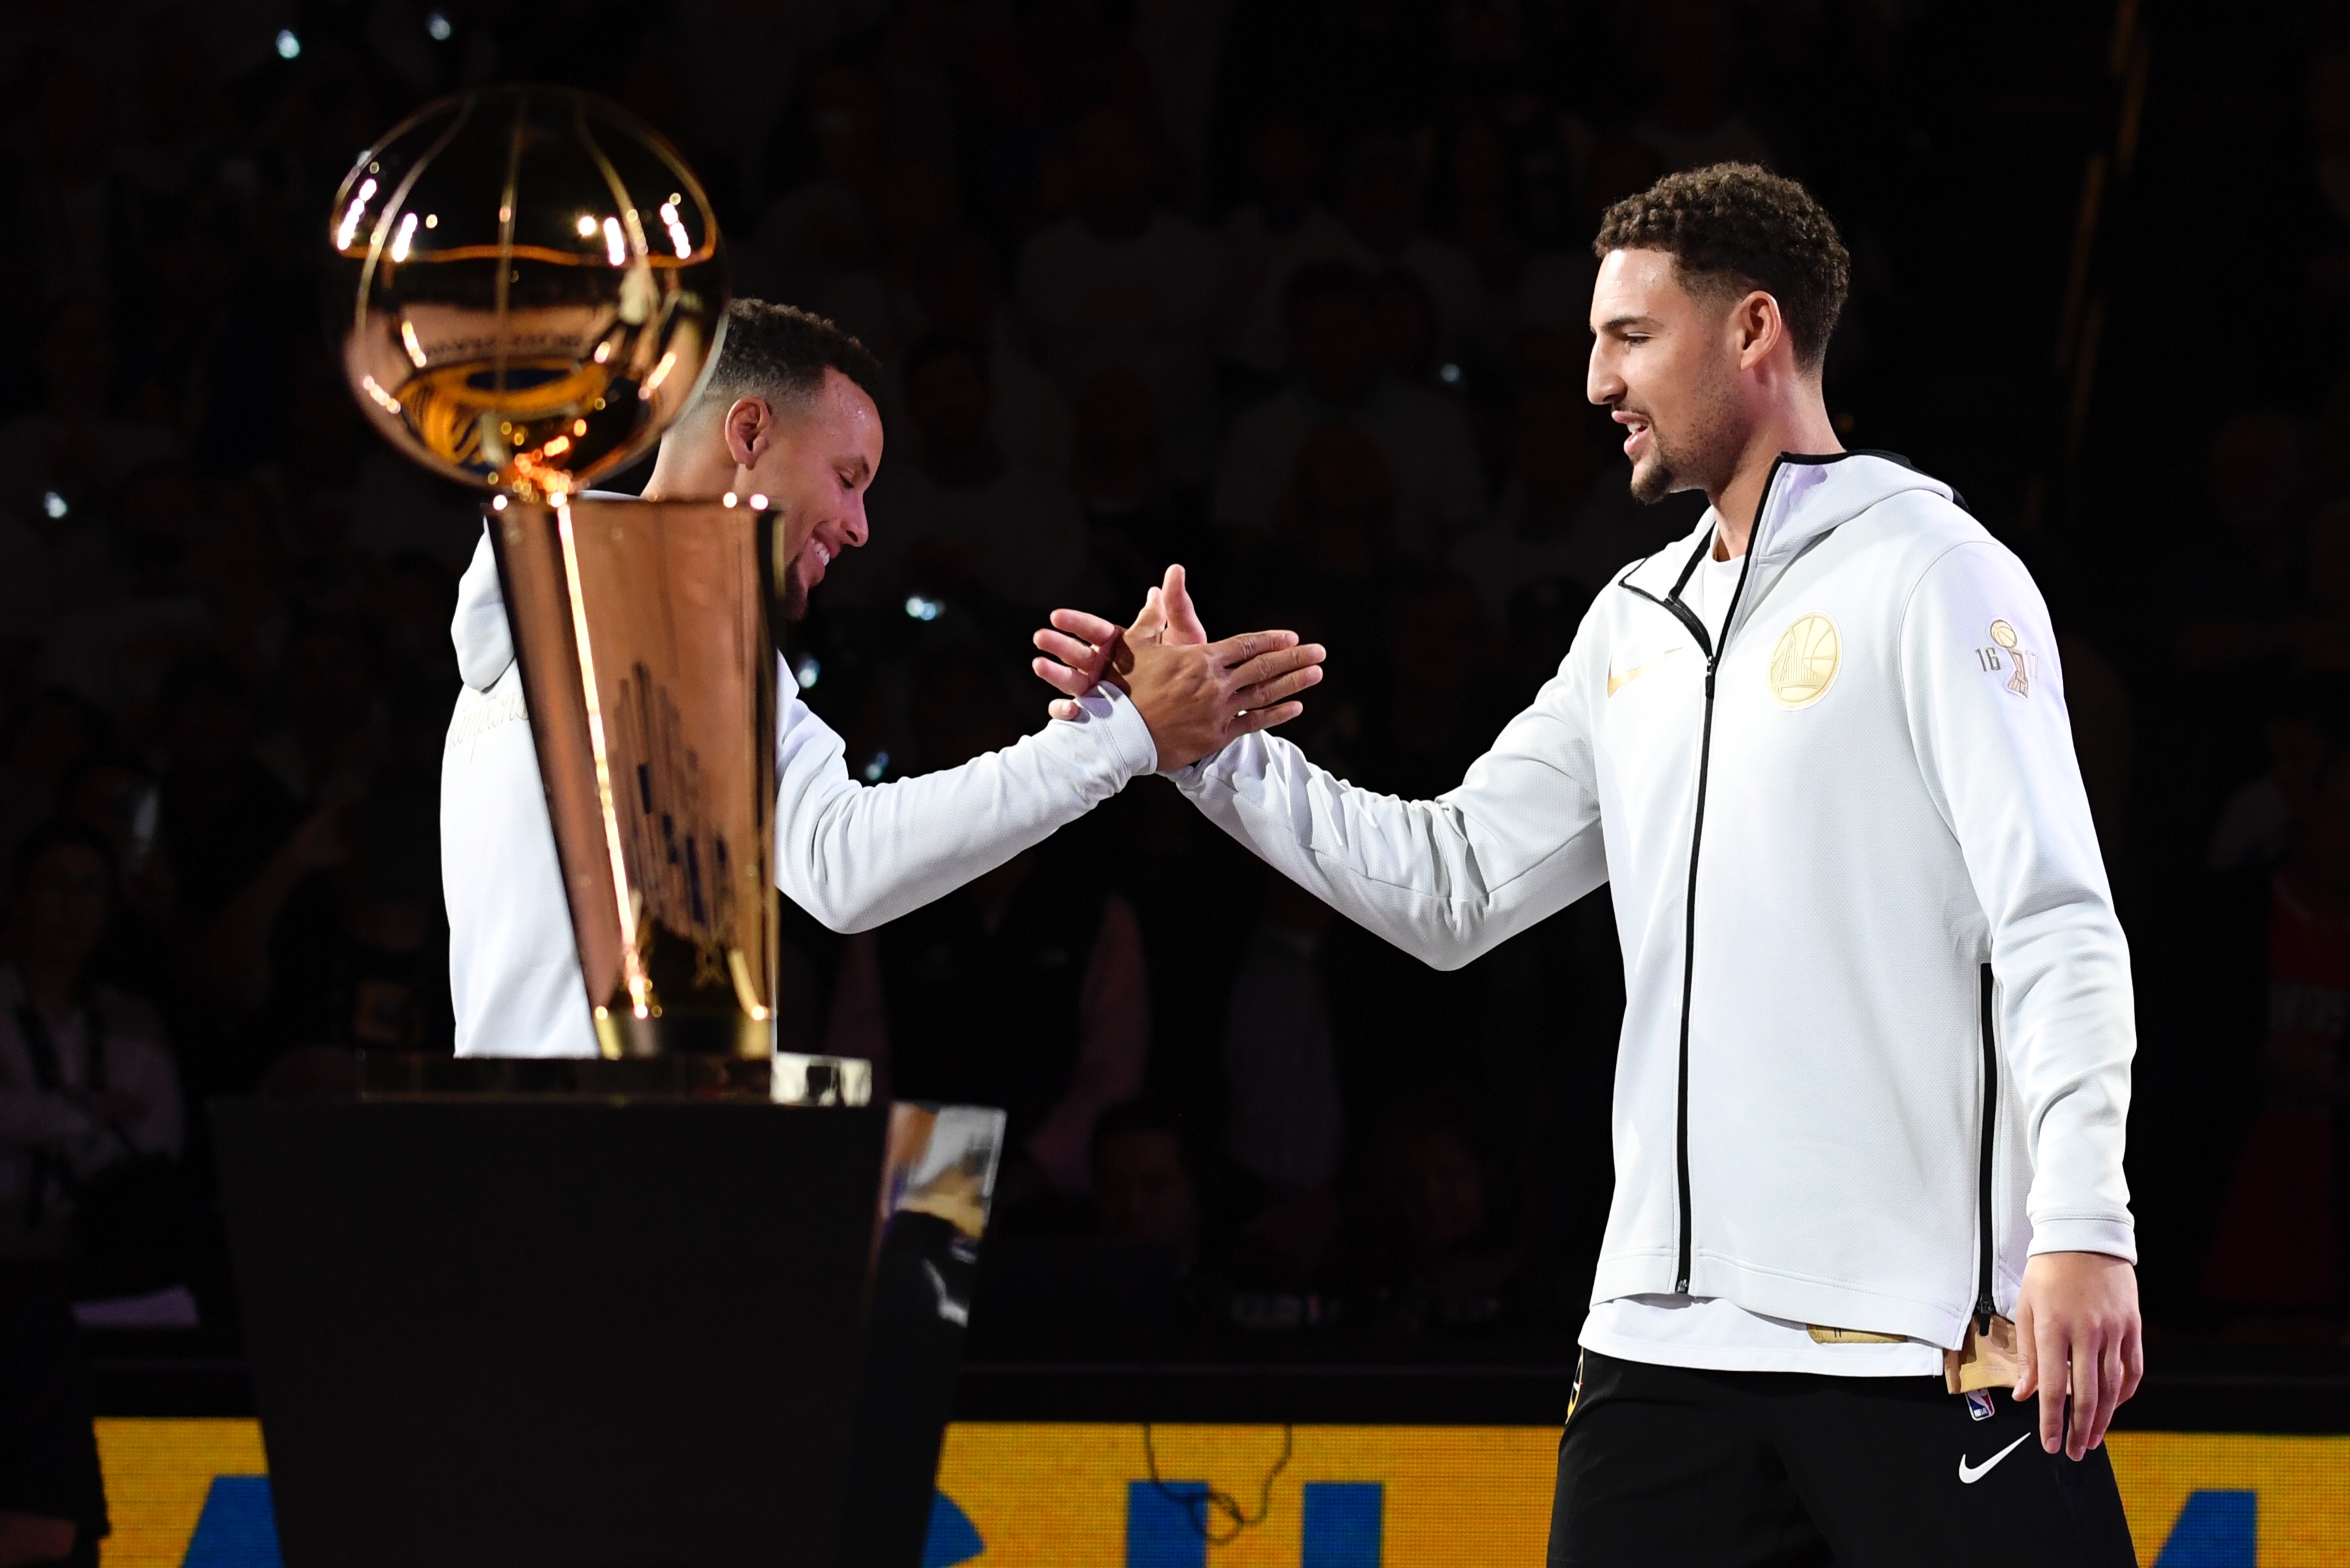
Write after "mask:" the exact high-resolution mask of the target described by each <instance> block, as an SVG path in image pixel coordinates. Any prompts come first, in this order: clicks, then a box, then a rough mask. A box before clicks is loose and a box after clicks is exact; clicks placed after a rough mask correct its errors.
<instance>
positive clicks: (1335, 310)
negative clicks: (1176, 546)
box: [1211, 262, 1484, 555]
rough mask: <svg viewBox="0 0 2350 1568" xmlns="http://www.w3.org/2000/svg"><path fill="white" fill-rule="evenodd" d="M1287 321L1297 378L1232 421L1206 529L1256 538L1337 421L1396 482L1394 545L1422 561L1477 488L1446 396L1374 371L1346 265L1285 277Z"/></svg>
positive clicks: (1374, 348) (1459, 422) (1468, 510)
mask: <svg viewBox="0 0 2350 1568" xmlns="http://www.w3.org/2000/svg"><path fill="white" fill-rule="evenodd" d="M1287 317H1288V321H1289V329H1290V335H1291V340H1292V342H1293V344H1294V346H1295V358H1296V366H1297V369H1296V375H1295V379H1293V381H1292V382H1291V384H1290V385H1289V386H1288V387H1286V388H1284V389H1282V390H1281V391H1278V392H1276V393H1274V395H1273V396H1272V397H1270V398H1268V399H1266V400H1264V401H1263V402H1261V403H1259V404H1257V405H1256V407H1254V408H1253V409H1251V410H1248V412H1246V413H1244V414H1243V415H1241V417H1240V418H1239V419H1238V420H1236V421H1233V423H1232V433H1231V434H1230V436H1229V437H1227V438H1226V441H1225V445H1224V456H1223V462H1222V468H1221V470H1220V472H1218V474H1217V476H1216V488H1215V493H1214V497H1213V500H1212V503H1211V514H1212V515H1213V517H1214V520H1215V521H1216V523H1217V524H1219V525H1221V526H1222V527H1226V528H1230V529H1233V530H1235V531H1238V532H1241V533H1243V534H1256V535H1263V533H1264V531H1266V530H1267V529H1269V528H1270V527H1271V526H1272V524H1273V523H1274V517H1275V514H1276V511H1277V507H1278V504H1279V501H1280V498H1281V496H1282V493H1283V491H1284V488H1285V486H1286V485H1287V483H1289V480H1290V475H1291V473H1292V472H1293V470H1294V469H1295V465H1296V463H1297V461H1298V454H1299V452H1300V449H1301V448H1303V447H1304V446H1305V442H1306V440H1307V438H1308V437H1310V436H1311V435H1312V434H1313V433H1314V432H1315V431H1316V430H1319V429H1320V428H1322V427H1323V426H1325V425H1327V424H1330V423H1333V422H1335V421H1346V422H1347V423H1350V424H1352V425H1354V426H1355V427H1356V428H1357V429H1358V430H1360V431H1362V432H1363V433H1364V434H1365V435H1366V436H1367V437H1368V438H1369V440H1370V442H1371V444H1372V445H1373V446H1374V447H1375V448H1376V449H1377V450H1378V453H1379V455H1380V457H1381V458H1382V459H1383V460H1384V462H1385V464H1386V466H1387V469H1388V472H1390V473H1392V474H1393V475H1394V476H1395V477H1396V479H1397V480H1398V481H1399V483H1400V486H1401V494H1400V506H1399V514H1398V516H1397V518H1396V523H1397V535H1398V536H1397V538H1396V540H1395V541H1394V543H1395V545H1396V546H1397V547H1398V548H1399V549H1401V550H1402V551H1403V552H1405V553H1407V554H1411V555H1421V554H1425V553H1429V552H1431V551H1434V550H1437V549H1440V548H1441V547H1442V546H1443V545H1446V544H1447V543H1448V542H1449V541H1450V540H1451V538H1452V537H1453V536H1455V535H1460V534H1462V533H1465V532H1467V531H1468V530H1469V529H1470V528H1471V527H1473V526H1475V525H1476V524H1477V523H1478V522H1479V521H1481V520H1482V515H1483V511H1484V484H1483V481H1482V475H1481V473H1480V472H1479V467H1478V462H1477V449H1476V444H1475V442H1474V441H1472V440H1471V436H1470V431H1469V424H1468V421H1467V420H1466V419H1465V418H1464V417H1463V416H1462V414H1461V410H1460V407H1459V405H1458V404H1456V403H1455V402H1453V401H1452V400H1451V399H1449V398H1447V397H1445V396H1444V395H1443V394H1441V393H1439V392H1433V391H1430V390H1427V389H1424V388H1419V387H1414V386H1411V385H1409V383H1407V382H1405V381H1404V380H1403V379H1400V378H1399V377H1398V376H1396V375H1395V374H1394V373H1393V372H1391V371H1389V370H1388V369H1386V368H1385V367H1383V366H1382V365H1381V364H1380V363H1379V361H1378V337H1377V335H1376V334H1375V333H1374V332H1373V330H1372V322H1371V284H1370V280H1369V278H1368V277H1367V276H1366V275H1364V274H1363V273H1362V272H1361V271H1359V270H1358V269H1357V268H1355V267H1353V266H1350V265H1347V264H1346V263H1344V262H1326V263H1321V264H1317V265H1313V266H1309V267H1305V268H1302V269H1300V270H1299V271H1298V273H1297V274H1296V275H1295V276H1294V277H1292V278H1291V279H1290V284H1289V296H1288V306H1287Z"/></svg>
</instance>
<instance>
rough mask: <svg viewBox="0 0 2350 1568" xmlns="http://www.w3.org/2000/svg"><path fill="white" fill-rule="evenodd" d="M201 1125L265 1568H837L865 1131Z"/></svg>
mask: <svg viewBox="0 0 2350 1568" xmlns="http://www.w3.org/2000/svg"><path fill="white" fill-rule="evenodd" d="M214 1116H215V1126H216V1127H217V1129H218V1137H219V1145H220V1160H221V1172H222V1182H223V1189H224V1199H225V1200H226V1204H227V1208H228V1213H229V1218H230V1227H231V1235H232V1242H233V1246H234V1252H235V1259H236V1268H237V1277H238V1285H239V1293H240V1295H241V1297H242V1300H243V1306H244V1323H245V1330H246V1338H247V1344H248V1352H249V1355H250V1359H251V1363H252V1367H253V1376H254V1393H255V1404H256V1406H257V1407H258V1409H259V1411H260V1414H261V1417H262V1422H263V1429H264V1435H265V1440H266V1443H267V1446H268V1451H269V1466H270V1473H271V1477H272V1481H273V1491H274V1494H275V1502H276V1513H277V1521H278V1532H279V1538H280V1542H281V1544H282V1546H283V1549H284V1552H285V1560H286V1564H287V1568H416V1565H420V1564H424V1563H432V1564H435V1565H438V1568H476V1565H478V1568H541V1565H544V1568H653V1565H666V1564H678V1565H684V1564H693V1565H695V1568H729V1565H732V1564H736V1563H742V1564H746V1565H747V1564H753V1563H756V1564H759V1565H760V1568H774V1565H775V1564H779V1563H789V1564H808V1565H810V1568H830V1565H831V1564H832V1563H835V1562H836V1561H837V1556H838V1547H839V1541H840V1536H841V1531H842V1520H843V1513H844V1508H845V1506H846V1503H845V1500H846V1499H847V1497H848V1496H849V1495H850V1493H851V1491H852V1490H854V1489H853V1488H852V1486H851V1476H850V1461H851V1454H852V1451H853V1450H854V1449H855V1448H856V1447H857V1446H858V1445H857V1441H856V1438H857V1428H858V1421H857V1407H858V1387H859V1385H860V1381H861V1380H862V1379H863V1377H864V1376H865V1367H864V1355H863V1351H864V1327H863V1324H864V1318H865V1308H866V1301H867V1294H868V1281H869V1279H870V1273H869V1270H870V1267H871V1264H872V1262H873V1258H874V1252H875V1220H876V1216H877V1213H878V1212H879V1204H878V1201H877V1199H879V1195H880V1190H881V1177H882V1169H883V1162H884V1137H885V1127H886V1124H887V1119H888V1118H887V1112H886V1110H885V1109H884V1107H881V1106H870V1107H863V1108H854V1109H852V1108H847V1107H827V1108H823V1109H810V1108H803V1107H795V1106H769V1105H760V1104H756V1103H742V1102H726V1101H713V1102H708V1103H694V1102H688V1101H658V1100H646V1101H627V1100H600V1101H599V1100H594V1099H585V1098H576V1099H575V1098H552V1099H543V1100H534V1099H529V1098H521V1097H513V1098H488V1099H464V1098H432V1099H415V1100H351V1101H307V1102H296V1101H287V1102H269V1101H243V1102H224V1103H221V1104H219V1105H217V1106H215V1108H214ZM946 1376H947V1378H948V1381H949V1386H950V1387H951V1376H952V1371H951V1355H950V1358H949V1361H948V1366H947V1371H946ZM942 1408H943V1405H942V1404H941V1409H942ZM867 1440H868V1443H869V1442H870V1441H871V1438H870V1436H869V1434H868V1438H867ZM935 1451H936V1449H935V1439H934V1438H933V1440H932V1446H931V1453H932V1454H933V1456H934V1455H935ZM893 1490H895V1491H898V1492H904V1491H906V1490H908V1489H907V1488H906V1487H905V1486H904V1484H903V1483H902V1479H901V1480H900V1481H899V1484H898V1485H896V1486H895V1488H894V1489H893ZM922 1501H924V1502H927V1495H926V1489H925V1495H924V1497H923V1500H922Z"/></svg>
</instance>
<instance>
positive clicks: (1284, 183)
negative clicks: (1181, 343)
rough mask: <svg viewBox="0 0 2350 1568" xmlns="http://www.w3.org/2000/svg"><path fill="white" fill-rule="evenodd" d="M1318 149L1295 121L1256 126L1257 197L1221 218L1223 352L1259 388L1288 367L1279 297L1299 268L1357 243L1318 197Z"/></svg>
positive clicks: (1340, 255) (1352, 254)
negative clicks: (1224, 280) (1224, 303)
mask: <svg viewBox="0 0 2350 1568" xmlns="http://www.w3.org/2000/svg"><path fill="white" fill-rule="evenodd" d="M1320 172H1321V152H1320V150H1319V149H1317V148H1316V147H1315V144H1314V139H1313V138H1312V136H1310V135H1308V134H1307V132H1306V131H1305V129H1304V128H1303V127H1301V126H1297V125H1295V124H1292V123H1290V122H1288V121H1286V120H1274V121H1273V122H1271V123H1269V124H1267V125H1265V126H1264V127H1263V128H1262V129H1261V130H1258V132H1257V134H1256V146H1255V150H1254V158H1253V173H1254V176H1255V188H1256V200H1255V201H1253V202H1247V203H1244V204H1243V205H1241V206H1239V207H1235V208H1234V209H1233V210H1232V213H1231V215H1230V216H1228V217H1227V218H1225V220H1224V231H1223V245H1224V267H1225V273H1226V276H1227V279H1228V282H1227V283H1226V285H1225V289H1226V300H1227V310H1228V316H1227V327H1226V330H1225V334H1224V352H1225V355H1226V356H1227V357H1228V358H1230V359H1231V360H1232V363H1233V364H1234V365H1236V366H1238V367H1239V368H1240V369H1242V370H1243V371H1245V372H1246V373H1247V374H1248V375H1249V377H1250V378H1251V379H1253V381H1254V382H1255V384H1256V387H1257V389H1259V390H1263V389H1270V388H1271V387H1272V385H1273V384H1274V382H1275V381H1276V380H1277V379H1279V378H1280V377H1281V375H1282V373H1283V372H1284V371H1285V370H1287V369H1289V329H1288V324H1287V322H1286V321H1285V320H1284V317H1283V309H1284V306H1283V302H1284V299H1285V298H1286V296H1287V291H1288V288H1289V280H1290V279H1291V278H1292V277H1293V276H1295V275H1296V273H1297V270H1298V268H1300V267H1304V266H1311V265H1314V264H1315V263H1316V262H1331V261H1353V260H1355V259H1356V258H1357V256H1358V255H1359V254H1361V247H1360V246H1359V245H1358V244H1357V243H1356V241H1355V239H1354V236H1353V235H1352V234H1348V233H1347V227H1346V225H1345V224H1343V223H1339V222H1338V220H1337V219H1336V218H1335V217H1333V216H1332V215H1331V214H1330V213H1329V211H1328V209H1326V207H1324V206H1323V205H1322V204H1321V202H1320V201H1319V200H1318V199H1317V193H1316V192H1315V180H1316V178H1317V177H1318V176H1319V174H1320Z"/></svg>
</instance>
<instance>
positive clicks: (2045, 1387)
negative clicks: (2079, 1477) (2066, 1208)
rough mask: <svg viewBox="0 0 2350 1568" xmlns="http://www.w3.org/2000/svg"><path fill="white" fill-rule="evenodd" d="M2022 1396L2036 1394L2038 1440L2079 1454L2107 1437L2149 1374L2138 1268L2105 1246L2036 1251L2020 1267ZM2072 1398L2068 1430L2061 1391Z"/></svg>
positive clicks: (2017, 1390) (2017, 1392) (2018, 1344)
mask: <svg viewBox="0 0 2350 1568" xmlns="http://www.w3.org/2000/svg"><path fill="white" fill-rule="evenodd" d="M2015 1348H2016V1356H2017V1359H2018V1360H2020V1361H2021V1362H2022V1364H2023V1372H2022V1376H2019V1377H2018V1378H2017V1379H2016V1380H2015V1397H2016V1398H2017V1399H2018V1400H2019V1401H2021V1400H2024V1399H2028V1398H2030V1397H2032V1396H2033V1394H2034V1393H2037V1394H2038V1395H2039V1396H2040V1446H2041V1447H2042V1448H2043V1449H2047V1450H2048V1451H2049V1452H2050V1453H2052V1454H2053V1453H2054V1452H2056V1451H2057V1449H2059V1448H2060V1447H2061V1448H2062V1449H2064V1453H2065V1454H2066V1456H2067V1457H2069V1458H2071V1459H2079V1458H2081V1456H2082V1455H2084V1454H2085V1453H2087V1452H2088V1451H2089V1450H2090V1449H2094V1448H2095V1447H2096V1446H2097V1445H2098V1444H2099V1443H2102V1442H2104V1441H2105V1440H2106V1428H2107V1427H2110V1426H2111V1425H2113V1420H2114V1411H2115V1410H2116V1408H2117V1407H2120V1405H2121V1404H2122V1402H2123V1401H2124V1400H2126V1399H2127V1398H2128V1397H2130V1396H2131V1395H2133V1394H2135V1393H2137V1385H2138V1380H2139V1379H2140V1378H2141V1377H2143V1376H2146V1331H2145V1325H2144V1324H2142V1323H2141V1322H2140V1321H2139V1319H2138V1312H2137V1270H2136V1269H2134V1268H2132V1267H2131V1266H2130V1265H2129V1264H2128V1263H2127V1262H2124V1261H2123V1260H2122V1259H2120V1258H2113V1257H2108V1256H2106V1254H2105V1253H2103V1252H2041V1253H2038V1254H2036V1255H2034V1256H2033V1259H2032V1261H2031V1262H2027V1263H2026V1264H2024V1266H2023V1290H2022V1295H2021V1296H2020V1297H2019V1298H2018V1300H2017V1303H2016V1308H2015ZM2068 1387H2069V1390H2070V1392H2071V1394H2072V1398H2073V1419H2072V1423H2071V1428H2070V1429H2069V1430H2067V1428H2066V1424H2065V1420H2064V1397H2065V1394H2066V1392H2067V1390H2068Z"/></svg>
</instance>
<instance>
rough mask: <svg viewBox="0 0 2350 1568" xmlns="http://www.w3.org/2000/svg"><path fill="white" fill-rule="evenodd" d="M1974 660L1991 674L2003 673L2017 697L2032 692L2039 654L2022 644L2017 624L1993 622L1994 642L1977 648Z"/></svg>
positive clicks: (2028, 695) (2002, 621)
mask: <svg viewBox="0 0 2350 1568" xmlns="http://www.w3.org/2000/svg"><path fill="white" fill-rule="evenodd" d="M1974 655H1975V662H1976V663H1977V664H1979V665H1981V667H1982V669H1983V670H1984V671H1985V672H1986V673H1988V674H2004V675H2006V677H2007V689H2008V690H2009V691H2012V692H2013V693H2015V695H2017V696H2018V697H2023V698H2029V697H2030V696H2031V695H2032V672H2033V670H2034V669H2035V668H2037V667H2038V665H2039V663H2040V655H2039V654H2037V653H2035V652H2033V650H2032V649H2028V648H2025V647H2023V646H2022V639H2020V638H2019V637H2017V636H2016V633H2015V628H2014V627H2013V626H2012V625H2011V624H2010V623H2008V622H2007V621H2004V620H1995V621H1993V622H1991V645H1990V646H1989V647H1986V648H1978V649H1975V650H1974Z"/></svg>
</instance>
